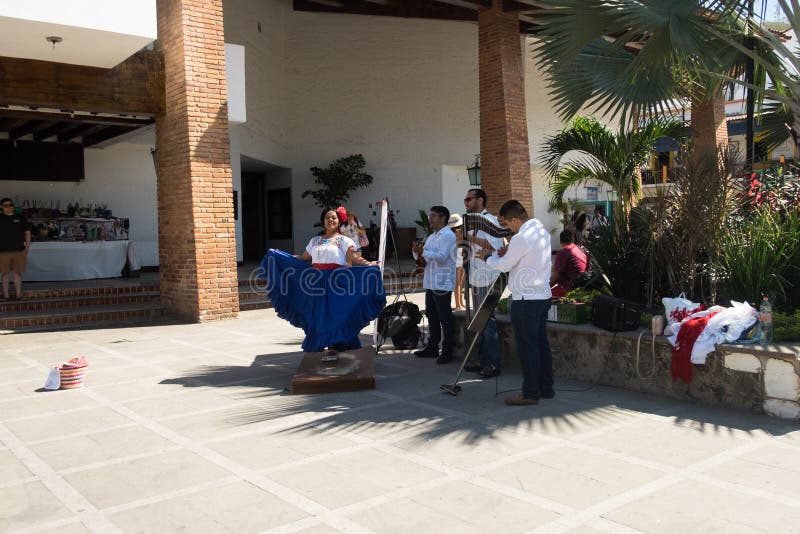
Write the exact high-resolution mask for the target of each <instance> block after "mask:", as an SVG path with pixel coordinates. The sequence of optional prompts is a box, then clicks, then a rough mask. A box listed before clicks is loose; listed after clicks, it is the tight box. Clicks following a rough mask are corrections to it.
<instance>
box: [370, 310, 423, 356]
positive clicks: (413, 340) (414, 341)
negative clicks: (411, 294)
mask: <svg viewBox="0 0 800 534" xmlns="http://www.w3.org/2000/svg"><path fill="white" fill-rule="evenodd" d="M421 320H422V313H420V311H419V306H417V305H416V304H414V303H413V302H409V301H407V300H395V302H393V303H392V304H389V305H388V306H386V307H385V308H383V310H382V311H381V314H380V315H379V316H378V349H380V347H381V345H383V343H384V341H386V339H387V338H391V339H392V343H393V344H394V346H395V347H396V348H398V349H401V350H409V349H414V348H416V347H417V345H419V340H420V338H421V337H422V333H421V332H420V331H419V323H420V321H421Z"/></svg>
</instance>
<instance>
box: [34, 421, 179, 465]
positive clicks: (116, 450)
mask: <svg viewBox="0 0 800 534" xmlns="http://www.w3.org/2000/svg"><path fill="white" fill-rule="evenodd" d="M174 446H175V444H174V443H172V442H171V441H169V440H167V439H165V438H163V437H161V436H159V435H158V434H156V433H154V432H152V431H151V430H148V429H146V428H144V427H142V426H139V425H135V426H130V427H125V428H119V429H115V430H100V431H98V432H93V433H91V434H86V435H83V436H73V437H66V438H63V439H59V440H55V441H48V442H45V443H38V444H33V445H30V446H29V447H30V449H31V450H32V451H33V452H34V453H35V454H36V455H37V456H38V457H39V458H41V459H42V460H44V461H45V462H47V463H48V464H49V465H50V466H51V467H52V468H53V469H55V470H56V471H60V470H62V469H68V468H80V467H82V466H85V465H89V464H94V463H97V462H105V461H109V460H115V459H121V458H125V457H127V456H131V455H138V454H147V453H152V452H155V451H159V450H163V449H167V448H169V447H174ZM75 451H80V454H75Z"/></svg>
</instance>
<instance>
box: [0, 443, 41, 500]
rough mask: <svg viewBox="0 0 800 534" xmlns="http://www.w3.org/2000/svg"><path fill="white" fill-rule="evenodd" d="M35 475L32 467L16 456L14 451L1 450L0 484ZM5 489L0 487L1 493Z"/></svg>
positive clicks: (0, 493)
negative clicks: (31, 469)
mask: <svg viewBox="0 0 800 534" xmlns="http://www.w3.org/2000/svg"><path fill="white" fill-rule="evenodd" d="M32 475H33V473H31V471H30V469H28V468H27V467H25V464H23V463H22V461H21V460H20V459H19V458H17V457H16V455H15V454H14V453H12V452H11V451H7V450H0V484H7V483H10V482H14V481H15V480H21V479H25V478H29V477H31V476H32ZM2 492H3V490H1V489H0V495H2Z"/></svg>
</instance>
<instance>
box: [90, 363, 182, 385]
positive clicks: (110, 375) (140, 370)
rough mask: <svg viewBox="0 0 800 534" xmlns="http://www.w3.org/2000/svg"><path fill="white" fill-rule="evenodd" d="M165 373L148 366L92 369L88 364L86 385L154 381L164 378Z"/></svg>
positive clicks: (133, 365)
mask: <svg viewBox="0 0 800 534" xmlns="http://www.w3.org/2000/svg"><path fill="white" fill-rule="evenodd" d="M167 373H168V371H164V370H160V369H155V368H153V367H151V366H149V365H136V364H129V365H126V366H124V367H117V368H112V369H94V368H93V367H92V366H91V363H90V364H89V369H88V370H87V371H86V385H87V386H94V385H95V384H97V385H101V384H102V385H109V384H116V383H118V382H129V381H131V380H136V379H139V378H151V379H155V378H160V377H165V376H167Z"/></svg>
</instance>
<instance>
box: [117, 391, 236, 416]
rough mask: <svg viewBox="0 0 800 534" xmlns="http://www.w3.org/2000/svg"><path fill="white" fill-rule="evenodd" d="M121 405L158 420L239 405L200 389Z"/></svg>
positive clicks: (216, 392)
mask: <svg viewBox="0 0 800 534" xmlns="http://www.w3.org/2000/svg"><path fill="white" fill-rule="evenodd" d="M122 405H123V406H124V407H125V408H128V409H129V410H133V411H134V412H136V413H137V414H138V415H141V416H144V417H147V418H149V419H156V420H158V419H163V418H165V417H176V416H179V415H184V414H190V413H193V412H199V411H202V410H212V409H222V408H228V409H232V408H235V407H237V406H238V405H239V403H237V402H236V401H235V400H233V399H231V398H229V397H226V396H225V395H223V394H221V393H219V392H218V391H216V390H214V389H202V390H200V391H193V392H187V391H182V392H181V394H175V393H173V394H172V395H169V396H168V397H167V398H163V397H153V398H150V399H141V400H132V401H127V402H123V403H122Z"/></svg>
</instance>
